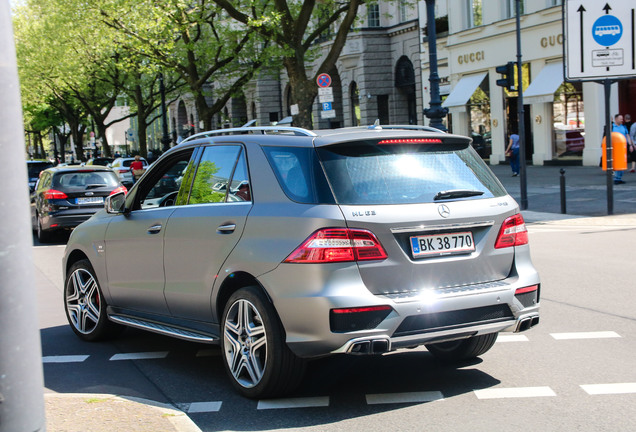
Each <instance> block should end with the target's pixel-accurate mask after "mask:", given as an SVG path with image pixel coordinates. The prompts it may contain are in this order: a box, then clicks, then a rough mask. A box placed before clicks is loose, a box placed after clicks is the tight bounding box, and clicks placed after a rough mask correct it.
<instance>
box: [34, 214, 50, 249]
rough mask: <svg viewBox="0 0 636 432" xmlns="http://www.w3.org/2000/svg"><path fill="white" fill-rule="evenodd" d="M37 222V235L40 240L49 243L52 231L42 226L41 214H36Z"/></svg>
mask: <svg viewBox="0 0 636 432" xmlns="http://www.w3.org/2000/svg"><path fill="white" fill-rule="evenodd" d="M36 224H37V235H38V241H39V242H40V243H48V242H50V241H51V237H52V233H51V231H47V230H45V229H44V228H42V221H41V220H40V216H39V215H37V216H36Z"/></svg>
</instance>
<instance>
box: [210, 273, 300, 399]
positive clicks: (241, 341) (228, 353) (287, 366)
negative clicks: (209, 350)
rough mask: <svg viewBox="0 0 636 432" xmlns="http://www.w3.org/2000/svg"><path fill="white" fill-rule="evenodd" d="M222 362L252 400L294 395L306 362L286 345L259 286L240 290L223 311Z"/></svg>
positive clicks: (282, 331) (275, 315)
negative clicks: (287, 394) (288, 394)
mask: <svg viewBox="0 0 636 432" xmlns="http://www.w3.org/2000/svg"><path fill="white" fill-rule="evenodd" d="M222 328H223V363H224V365H225V370H226V372H227V373H228V375H229V377H230V380H231V381H232V385H233V386H234V387H235V388H236V389H237V390H238V391H239V392H240V393H241V394H242V395H244V396H246V397H249V398H265V397H274V396H280V395H282V394H285V393H288V392H291V391H292V390H293V389H294V388H295V387H296V386H297V385H298V384H299V383H300V380H301V379H302V377H303V374H304V371H305V362H304V361H303V360H302V359H300V358H299V357H297V356H296V355H294V353H292V352H291V350H290V349H289V348H288V347H287V344H286V343H285V331H284V329H283V326H282V324H281V323H280V320H279V319H278V315H277V314H276V310H275V309H274V307H273V305H272V304H271V303H270V301H269V300H268V299H267V297H266V296H265V294H264V293H263V292H262V290H261V289H259V288H258V287H254V286H251V287H247V288H241V289H240V290H238V291H236V292H235V293H234V294H232V296H230V299H229V300H228V302H227V304H226V306H225V310H224V312H223V322H222Z"/></svg>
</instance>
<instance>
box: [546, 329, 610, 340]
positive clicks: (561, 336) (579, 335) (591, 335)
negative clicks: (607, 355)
mask: <svg viewBox="0 0 636 432" xmlns="http://www.w3.org/2000/svg"><path fill="white" fill-rule="evenodd" d="M550 336H552V337H553V338H554V339H556V340H569V339H609V338H619V337H621V336H620V335H619V334H618V333H616V332H613V331H599V332H572V333H550Z"/></svg>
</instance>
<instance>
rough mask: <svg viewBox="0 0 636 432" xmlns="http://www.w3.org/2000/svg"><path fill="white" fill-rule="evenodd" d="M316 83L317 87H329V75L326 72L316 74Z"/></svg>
mask: <svg viewBox="0 0 636 432" xmlns="http://www.w3.org/2000/svg"><path fill="white" fill-rule="evenodd" d="M316 83H317V84H318V87H330V86H331V76H329V74H326V73H321V74H320V75H318V78H316Z"/></svg>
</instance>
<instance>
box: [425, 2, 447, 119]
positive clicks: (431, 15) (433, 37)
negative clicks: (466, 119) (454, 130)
mask: <svg viewBox="0 0 636 432" xmlns="http://www.w3.org/2000/svg"><path fill="white" fill-rule="evenodd" d="M426 29H427V32H428V65H429V69H430V75H429V78H428V80H429V81H430V83H431V101H430V103H429V105H430V108H426V109H425V110H424V115H425V116H426V117H428V118H429V119H430V126H432V127H434V128H437V129H440V130H443V131H446V126H444V123H442V119H443V118H444V117H446V114H448V108H444V107H442V98H441V96H440V94H439V75H438V73H437V33H436V31H435V0H426Z"/></svg>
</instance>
